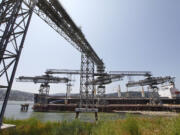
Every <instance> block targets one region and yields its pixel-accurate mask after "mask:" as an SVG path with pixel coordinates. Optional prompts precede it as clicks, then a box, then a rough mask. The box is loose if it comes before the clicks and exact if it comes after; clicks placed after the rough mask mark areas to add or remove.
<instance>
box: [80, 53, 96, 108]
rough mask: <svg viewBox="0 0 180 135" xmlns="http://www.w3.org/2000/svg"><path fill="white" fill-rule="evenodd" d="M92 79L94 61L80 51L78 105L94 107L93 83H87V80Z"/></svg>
mask: <svg viewBox="0 0 180 135" xmlns="http://www.w3.org/2000/svg"><path fill="white" fill-rule="evenodd" d="M84 73H85V74H84ZM93 80H94V63H93V61H92V60H90V59H89V58H88V57H87V56H86V55H85V54H84V53H82V55H81V74H80V99H81V101H80V107H85V108H94V85H89V84H87V82H90V81H93Z"/></svg>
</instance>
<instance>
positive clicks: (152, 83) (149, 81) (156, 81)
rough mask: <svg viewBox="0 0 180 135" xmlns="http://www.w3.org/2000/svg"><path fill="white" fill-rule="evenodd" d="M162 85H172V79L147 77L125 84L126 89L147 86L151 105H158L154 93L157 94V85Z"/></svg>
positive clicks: (157, 99)
mask: <svg viewBox="0 0 180 135" xmlns="http://www.w3.org/2000/svg"><path fill="white" fill-rule="evenodd" d="M164 83H171V84H174V77H171V76H166V77H148V78H146V79H144V80H140V81H136V82H128V83H127V84H126V86H127V88H128V87H135V86H142V87H143V86H149V88H150V89H152V95H151V103H160V98H159V96H156V94H155V93H156V92H158V87H157V85H160V84H164Z"/></svg>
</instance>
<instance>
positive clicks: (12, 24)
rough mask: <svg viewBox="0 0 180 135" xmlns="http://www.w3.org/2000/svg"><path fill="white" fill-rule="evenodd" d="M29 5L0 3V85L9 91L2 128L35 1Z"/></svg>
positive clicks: (7, 0) (15, 0) (14, 1)
mask: <svg viewBox="0 0 180 135" xmlns="http://www.w3.org/2000/svg"><path fill="white" fill-rule="evenodd" d="M27 3H28V4H29V8H27V7H26V6H25V5H24V4H23V0H2V2H1V3H0V81H1V84H0V85H1V88H5V89H7V91H6V95H5V98H4V102H3V106H2V109H1V114H0V126H1V125H2V120H3V116H4V113H5V109H6V105H7V101H8V97H9V94H10V91H11V87H12V83H13V80H14V76H15V73H16V69H17V65H18V62H19V58H20V55H21V51H22V48H23V45H24V41H25V38H26V34H27V31H28V27H29V24H30V20H31V16H32V12H33V9H34V6H35V4H36V3H35V2H34V1H27Z"/></svg>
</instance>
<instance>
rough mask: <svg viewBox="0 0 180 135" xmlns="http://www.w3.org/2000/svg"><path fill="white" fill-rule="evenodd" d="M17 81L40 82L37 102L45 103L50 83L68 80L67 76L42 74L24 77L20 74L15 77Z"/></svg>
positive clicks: (66, 81)
mask: <svg viewBox="0 0 180 135" xmlns="http://www.w3.org/2000/svg"><path fill="white" fill-rule="evenodd" d="M16 81H17V82H33V83H35V84H36V83H40V84H41V85H40V88H39V97H40V99H39V102H38V103H40V104H47V97H48V96H49V90H50V85H49V84H50V83H51V84H52V83H54V84H57V83H66V84H68V82H70V80H69V79H68V78H65V77H63V78H62V77H54V76H50V75H42V76H35V77H27V76H26V77H25V76H20V77H19V78H17V79H16Z"/></svg>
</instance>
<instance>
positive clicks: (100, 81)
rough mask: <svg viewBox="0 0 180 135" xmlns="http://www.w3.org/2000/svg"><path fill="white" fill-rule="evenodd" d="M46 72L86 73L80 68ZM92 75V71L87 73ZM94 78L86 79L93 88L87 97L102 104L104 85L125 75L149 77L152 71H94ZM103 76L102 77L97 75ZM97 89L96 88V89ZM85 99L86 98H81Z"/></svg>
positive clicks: (47, 72)
mask: <svg viewBox="0 0 180 135" xmlns="http://www.w3.org/2000/svg"><path fill="white" fill-rule="evenodd" d="M45 73H46V74H50V75H52V74H63V75H86V73H85V72H82V71H81V70H70V69H48V70H46V72H45ZM88 75H92V73H88ZM93 75H94V79H93V80H91V81H86V82H85V84H86V85H87V86H89V85H92V86H93V90H92V91H91V93H90V94H91V96H92V97H89V98H97V99H98V100H97V101H98V102H97V103H95V104H101V105H103V104H104V103H105V102H104V101H103V99H104V96H105V87H104V86H105V85H108V84H111V83H112V82H116V81H120V80H122V79H123V78H124V77H126V76H143V77H150V76H152V73H151V72H150V71H108V72H104V73H99V72H94V73H93ZM99 76H103V77H99ZM96 89H97V90H96ZM81 100H86V99H81Z"/></svg>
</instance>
